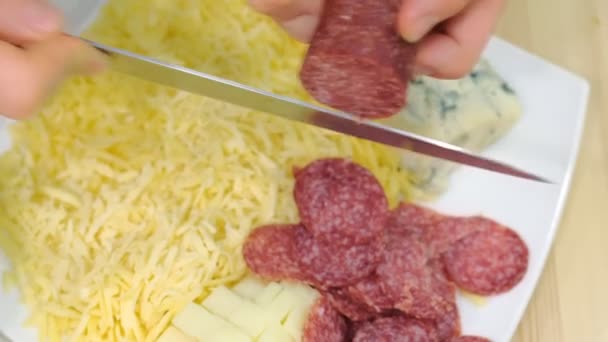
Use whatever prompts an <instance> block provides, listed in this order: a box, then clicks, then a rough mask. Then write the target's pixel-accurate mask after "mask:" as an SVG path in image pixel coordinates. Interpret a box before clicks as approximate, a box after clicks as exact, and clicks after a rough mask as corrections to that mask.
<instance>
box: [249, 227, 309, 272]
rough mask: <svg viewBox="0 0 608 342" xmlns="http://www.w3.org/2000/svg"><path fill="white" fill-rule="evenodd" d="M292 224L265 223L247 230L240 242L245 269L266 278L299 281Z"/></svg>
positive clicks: (298, 267) (299, 270)
mask: <svg viewBox="0 0 608 342" xmlns="http://www.w3.org/2000/svg"><path fill="white" fill-rule="evenodd" d="M295 227H298V226H297V225H269V226H263V227H259V228H257V229H255V230H253V231H252V232H251V234H249V236H248V237H247V240H246V241H245V244H244V245H243V257H244V259H245V263H246V264H247V267H249V269H250V270H251V271H252V272H253V273H255V274H257V275H259V276H261V277H263V278H267V279H270V280H283V279H291V280H302V271H301V269H300V266H299V263H298V262H297V259H296V258H297V254H296V250H295V248H296V240H295V232H296V231H295Z"/></svg>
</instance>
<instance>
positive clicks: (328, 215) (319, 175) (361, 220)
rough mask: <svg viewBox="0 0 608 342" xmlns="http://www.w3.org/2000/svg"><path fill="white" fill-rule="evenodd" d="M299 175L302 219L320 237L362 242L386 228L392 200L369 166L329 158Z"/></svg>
mask: <svg viewBox="0 0 608 342" xmlns="http://www.w3.org/2000/svg"><path fill="white" fill-rule="evenodd" d="M295 176H296V181H295V186H294V197H295V202H296V205H297V207H298V211H299V213H300V218H301V221H302V224H303V225H304V226H305V227H306V228H307V229H308V230H309V231H310V232H311V233H312V235H313V236H314V237H315V239H316V240H321V241H325V242H328V243H331V244H332V245H336V246H350V245H360V244H364V243H368V242H370V241H371V240H373V239H375V238H377V237H378V235H380V234H381V233H382V231H383V230H384V224H385V221H386V218H387V215H388V200H387V198H386V195H385V194H384V189H383V188H382V186H381V185H380V183H379V182H378V180H377V179H376V178H375V177H374V175H373V174H372V173H371V172H369V171H368V170H367V169H365V168H363V167H362V166H360V165H358V164H356V163H354V162H352V161H349V160H346V159H340V158H327V159H319V160H316V161H314V162H312V163H310V164H308V165H307V166H306V167H304V168H303V169H300V170H297V171H296V174H295Z"/></svg>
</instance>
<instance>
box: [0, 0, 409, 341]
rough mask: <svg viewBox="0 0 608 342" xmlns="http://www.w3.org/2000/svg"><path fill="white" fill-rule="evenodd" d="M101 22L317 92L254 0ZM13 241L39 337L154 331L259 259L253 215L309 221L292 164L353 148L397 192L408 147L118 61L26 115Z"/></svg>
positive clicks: (139, 337) (200, 60)
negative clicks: (117, 68) (166, 79)
mask: <svg viewBox="0 0 608 342" xmlns="http://www.w3.org/2000/svg"><path fill="white" fill-rule="evenodd" d="M87 36H89V37H92V38H95V39H98V40H100V41H103V42H105V43H108V44H111V45H114V46H118V47H122V48H127V49H130V50H134V51H137V52H140V53H144V54H146V55H149V56H153V57H157V58H161V59H163V60H168V61H171V62H174V63H178V64H182V65H186V66H188V67H192V68H195V69H199V70H202V71H206V72H210V73H213V74H216V75H220V76H224V77H227V78H230V79H234V80H237V81H240V82H244V83H246V84H249V85H252V86H256V87H260V88H264V89H267V90H270V91H273V92H275V93H280V94H284V95H290V96H295V97H298V98H301V99H305V100H310V99H309V98H308V97H307V96H306V94H305V93H304V91H303V90H302V88H301V87H300V85H299V83H298V80H297V69H298V66H299V63H300V61H301V57H302V53H303V52H304V48H305V47H304V46H303V45H301V44H299V43H297V42H295V41H293V40H291V39H290V38H289V37H287V36H286V35H285V33H283V32H282V31H281V30H280V29H278V28H277V27H276V26H275V25H274V23H273V22H272V21H271V20H269V19H268V18H266V17H263V16H261V15H258V14H256V13H254V12H253V11H252V10H250V9H249V8H248V7H247V5H246V1H245V0H222V1H215V0H174V1H166V0H113V1H110V2H109V3H108V5H107V6H106V7H105V9H104V10H103V13H101V16H100V18H99V19H98V21H97V22H96V23H95V24H94V25H93V27H92V28H91V30H90V31H89V32H87ZM12 138H13V141H14V143H13V148H12V149H11V150H9V151H8V152H7V153H6V154H4V155H3V156H2V157H0V247H1V248H2V249H3V250H4V252H6V254H7V255H8V257H9V259H10V261H11V262H12V266H13V269H12V271H11V272H10V273H8V274H5V275H4V279H5V283H6V284H5V285H11V284H16V285H17V286H18V288H19V289H20V291H21V293H22V295H23V302H24V303H25V304H26V305H27V306H28V307H29V308H30V309H31V312H32V316H31V318H30V320H29V321H28V322H29V324H31V325H33V326H35V327H37V328H38V332H39V334H40V339H41V340H50V341H63V339H62V338H63V337H68V338H69V339H68V340H69V341H102V340H103V341H153V340H155V339H156V338H157V337H158V336H159V335H160V334H162V331H163V330H164V329H165V328H166V327H167V326H168V325H169V324H170V321H171V319H172V317H173V316H174V315H175V314H176V312H178V311H179V310H180V309H181V308H182V307H183V306H184V305H185V304H186V303H189V302H191V301H193V300H198V301H200V300H202V299H203V298H204V297H205V296H206V295H207V294H208V293H209V292H210V290H211V289H212V288H213V287H214V286H218V285H223V284H229V283H232V282H234V281H237V280H238V279H240V278H241V277H242V276H243V275H244V274H245V272H246V266H245V264H244V262H243V260H242V257H241V253H240V248H241V245H242V243H243V241H244V239H245V238H246V236H247V234H248V233H249V232H250V230H251V229H252V228H253V227H256V226H257V225H260V224H266V223H270V222H296V221H298V215H297V211H296V209H295V205H294V203H293V200H292V186H293V178H292V173H291V170H292V167H293V166H294V165H303V164H305V163H307V162H310V161H312V160H314V159H316V158H320V157H325V156H344V157H350V158H353V159H354V160H356V161H357V162H359V163H361V164H363V165H364V166H366V167H367V168H369V169H370V170H371V171H372V172H373V173H374V174H375V175H376V176H377V177H378V178H379V179H380V181H381V183H382V184H383V186H384V187H385V189H386V192H387V195H388V197H389V198H390V201H391V203H392V204H395V203H396V202H397V201H398V200H400V199H403V198H404V196H405V197H407V196H408V195H409V194H410V193H409V191H410V190H411V189H410V184H411V180H410V178H409V175H408V174H407V173H406V172H405V171H403V170H401V169H400V168H399V163H400V158H399V155H398V153H399V152H397V151H395V150H392V149H390V148H387V147H383V146H380V145H377V144H373V143H370V142H367V141H362V140H358V139H355V138H352V137H346V136H343V135H339V134H335V133H332V132H328V131H325V130H321V129H317V128H312V127H310V126H306V125H302V124H297V123H293V122H288V121H285V120H281V119H277V118H275V117H271V116H268V115H266V114H262V113H257V112H252V111H250V110H247V109H243V108H239V107H236V106H232V105H229V104H225V103H221V102H218V101H214V100H211V99H208V98H204V97H199V96H195V95H191V94H187V93H184V92H180V91H176V90H174V89H169V88H164V87H161V86H158V85H154V84H150V83H146V82H143V81H140V80H136V79H133V78H130V77H126V76H123V75H118V74H114V73H107V74H104V75H101V76H98V77H95V78H76V79H73V80H71V81H70V82H69V83H68V84H67V85H66V86H65V87H64V88H62V90H61V92H60V93H59V94H58V95H57V96H56V97H55V98H54V99H53V101H52V102H51V103H50V104H49V105H48V106H46V107H45V108H44V109H43V110H42V113H41V115H40V116H38V117H36V118H34V119H32V120H29V121H26V122H21V123H18V124H16V125H15V126H14V127H13V128H12Z"/></svg>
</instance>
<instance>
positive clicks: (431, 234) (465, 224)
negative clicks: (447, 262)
mask: <svg viewBox="0 0 608 342" xmlns="http://www.w3.org/2000/svg"><path fill="white" fill-rule="evenodd" d="M493 224H494V223H493V221H491V220H489V219H487V218H484V217H481V216H470V217H454V216H445V217H444V218H443V219H441V220H439V221H438V222H437V224H435V225H434V226H433V227H432V228H431V229H429V230H428V231H427V234H426V236H425V240H426V241H427V242H428V246H429V249H430V251H431V254H432V256H433V257H437V256H439V255H441V254H442V253H444V252H445V251H446V250H448V248H449V247H450V246H451V245H452V244H454V243H456V242H458V241H460V240H462V239H463V238H465V237H467V236H469V235H471V234H473V233H475V232H478V231H480V230H486V229H490V228H491V226H492V225H493Z"/></svg>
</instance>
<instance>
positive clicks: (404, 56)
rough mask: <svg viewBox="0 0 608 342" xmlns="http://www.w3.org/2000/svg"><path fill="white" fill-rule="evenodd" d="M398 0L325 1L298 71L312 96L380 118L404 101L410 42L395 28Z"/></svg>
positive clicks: (412, 51)
mask: <svg viewBox="0 0 608 342" xmlns="http://www.w3.org/2000/svg"><path fill="white" fill-rule="evenodd" d="M399 4H400V1H399V0H390V1H377V0H357V1H353V0H332V1H326V2H325V7H324V9H323V14H322V16H321V20H320V22H319V25H318V27H317V30H316V32H315V34H314V36H313V38H312V41H311V44H310V47H309V49H308V53H307V54H306V57H305V60H304V63H303V65H302V68H301V70H300V80H301V81H302V84H303V86H304V88H305V89H306V90H307V91H308V92H309V93H310V94H311V96H312V97H314V98H315V99H316V100H317V101H319V102H321V103H324V104H326V105H328V106H330V107H334V108H336V109H339V110H343V111H346V112H349V113H352V114H355V115H357V116H361V117H367V118H380V117H387V116H390V115H393V114H396V113H397V112H398V111H399V110H400V109H402V108H403V107H404V106H405V105H406V92H407V86H408V81H409V80H410V78H411V75H412V68H411V67H412V65H413V61H414V58H415V48H414V45H411V44H408V43H406V42H405V41H404V40H403V39H402V38H401V37H400V36H399V34H398V33H397V30H396V22H397V21H396V15H397V11H398V9H399Z"/></svg>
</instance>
